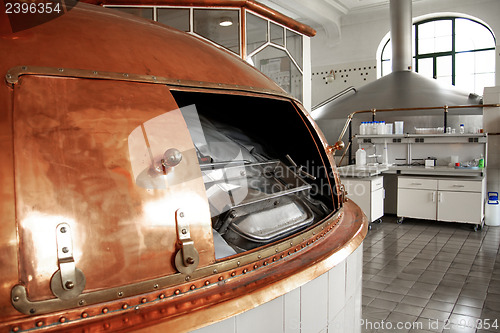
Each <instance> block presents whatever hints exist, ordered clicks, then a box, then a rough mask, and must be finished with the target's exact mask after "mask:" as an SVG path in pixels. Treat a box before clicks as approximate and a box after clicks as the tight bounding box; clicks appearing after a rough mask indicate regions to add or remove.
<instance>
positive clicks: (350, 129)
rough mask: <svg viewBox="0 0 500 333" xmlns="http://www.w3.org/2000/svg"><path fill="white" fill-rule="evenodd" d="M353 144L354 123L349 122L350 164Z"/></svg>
mask: <svg viewBox="0 0 500 333" xmlns="http://www.w3.org/2000/svg"><path fill="white" fill-rule="evenodd" d="M351 143H352V122H349V143H348V146H349V164H350V163H351V162H352V147H351Z"/></svg>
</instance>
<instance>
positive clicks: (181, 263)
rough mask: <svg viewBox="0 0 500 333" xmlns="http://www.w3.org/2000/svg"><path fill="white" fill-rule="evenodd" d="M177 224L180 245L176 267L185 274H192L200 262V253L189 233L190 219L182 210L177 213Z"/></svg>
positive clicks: (176, 257) (176, 256)
mask: <svg viewBox="0 0 500 333" xmlns="http://www.w3.org/2000/svg"><path fill="white" fill-rule="evenodd" d="M175 224H176V228H177V240H178V242H179V245H180V249H179V251H177V253H176V255H175V267H176V268H177V270H178V271H179V272H181V273H184V274H190V273H192V272H193V271H194V270H195V269H196V267H198V263H199V261H200V256H199V255H198V251H197V250H196V248H195V247H194V241H193V240H192V239H191V233H190V231H189V218H188V216H187V215H186V212H184V211H183V210H181V209H178V210H176V211H175Z"/></svg>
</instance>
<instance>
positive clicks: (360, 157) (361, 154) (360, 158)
mask: <svg viewBox="0 0 500 333" xmlns="http://www.w3.org/2000/svg"><path fill="white" fill-rule="evenodd" d="M356 165H357V166H363V165H366V151H365V150H364V149H363V148H359V149H358V150H357V151H356Z"/></svg>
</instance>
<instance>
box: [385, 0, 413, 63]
mask: <svg viewBox="0 0 500 333" xmlns="http://www.w3.org/2000/svg"><path fill="white" fill-rule="evenodd" d="M390 15H391V42H392V71H393V72H398V71H409V70H411V67H412V52H411V39H412V38H411V35H412V33H411V30H412V8H411V0H390Z"/></svg>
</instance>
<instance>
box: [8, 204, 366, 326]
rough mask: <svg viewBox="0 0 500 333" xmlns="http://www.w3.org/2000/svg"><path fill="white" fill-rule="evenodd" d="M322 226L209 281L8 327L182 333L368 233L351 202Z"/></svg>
mask: <svg viewBox="0 0 500 333" xmlns="http://www.w3.org/2000/svg"><path fill="white" fill-rule="evenodd" d="M322 226H323V227H324V228H323V229H321V228H320V230H321V231H317V232H315V233H314V234H313V233H312V231H311V232H309V234H308V235H302V237H303V236H307V237H303V240H302V241H299V242H296V243H294V244H295V245H294V246H293V247H292V248H291V249H287V250H284V251H272V252H270V253H268V255H263V256H260V258H257V260H254V261H253V262H250V263H247V264H243V263H241V262H240V264H239V265H238V264H237V265H235V267H232V268H230V269H226V270H224V271H218V272H217V273H215V274H212V276H210V277H204V278H202V279H191V280H190V281H187V282H184V283H179V284H178V285H177V286H173V287H170V288H166V289H163V290H159V291H157V292H153V293H148V294H144V295H142V296H137V297H129V298H124V299H122V300H120V301H117V302H112V303H106V304H105V305H99V306H94V307H81V308H80V309H76V310H70V311H66V312H64V313H56V314H52V315H47V316H38V317H32V318H28V319H25V320H23V321H13V322H10V323H8V326H9V327H18V328H21V329H26V328H28V327H31V326H32V325H33V323H37V322H40V323H42V324H41V325H40V327H44V328H45V329H46V330H48V331H59V330H63V331H65V332H78V331H81V329H82V328H83V327H86V328H87V329H91V330H100V329H102V328H103V327H105V326H107V325H109V327H108V328H109V329H113V330H120V329H132V328H133V329H134V330H136V329H137V328H140V327H147V329H146V330H145V331H144V332H151V331H152V332H161V331H165V330H168V331H175V332H185V331H186V332H187V331H190V330H193V329H195V328H199V327H202V326H205V325H206V324H208V323H211V322H216V321H219V320H222V319H225V318H227V317H229V316H232V315H235V314H238V313H241V312H243V311H246V310H248V309H251V308H254V307H256V306H258V305H260V304H262V303H265V302H267V301H270V300H272V299H274V298H276V297H279V296H281V295H283V294H285V293H286V292H289V291H291V290H293V289H295V288H297V287H299V286H301V285H303V284H305V283H307V282H308V281H310V280H312V279H314V278H316V277H318V276H320V275H321V274H323V273H324V272H326V271H328V270H329V269H331V268H332V267H334V266H335V265H337V264H338V263H340V262H341V261H343V260H345V258H346V257H347V256H348V255H349V254H350V253H352V252H353V251H354V250H355V249H356V248H357V247H358V246H359V244H360V243H361V242H362V241H363V239H364V237H365V235H366V232H367V220H366V217H365V215H364V214H363V213H362V212H361V210H360V209H359V207H357V206H356V205H355V204H354V203H352V201H349V202H347V203H346V204H345V207H344V208H343V209H342V210H341V211H340V212H339V214H337V217H332V218H330V219H328V220H327V221H325V223H324V224H323V225H322ZM304 262H310V263H311V264H310V265H304ZM62 324H64V325H62ZM151 325H157V326H156V327H150V326H151Z"/></svg>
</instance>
